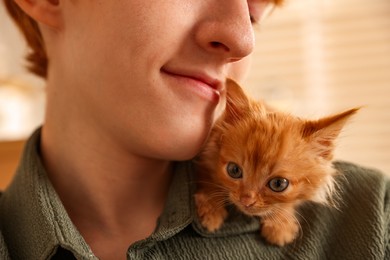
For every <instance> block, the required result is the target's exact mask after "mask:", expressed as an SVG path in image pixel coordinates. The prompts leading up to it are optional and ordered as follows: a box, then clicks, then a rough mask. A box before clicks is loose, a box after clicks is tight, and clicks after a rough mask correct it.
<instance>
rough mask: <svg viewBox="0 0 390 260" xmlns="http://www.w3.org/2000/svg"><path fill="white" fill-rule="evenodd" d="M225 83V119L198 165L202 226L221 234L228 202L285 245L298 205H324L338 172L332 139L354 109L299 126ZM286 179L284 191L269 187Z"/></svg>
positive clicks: (289, 239)
mask: <svg viewBox="0 0 390 260" xmlns="http://www.w3.org/2000/svg"><path fill="white" fill-rule="evenodd" d="M226 85H227V104H226V111H225V114H224V115H223V116H222V117H221V118H220V119H219V120H218V121H217V123H216V125H215V127H214V128H213V129H212V132H211V134H210V137H209V140H208V142H207V144H206V145H205V147H204V149H203V150H202V152H201V153H200V154H199V156H198V157H197V158H196V160H195V164H196V167H197V177H196V178H197V185H198V186H197V192H196V194H195V203H196V206H197V213H198V216H199V219H200V222H201V224H202V225H203V226H204V227H205V228H206V229H207V230H208V231H210V232H213V231H215V230H217V229H219V228H220V227H221V225H222V224H223V222H224V220H225V218H226V217H227V211H226V209H225V206H226V204H233V205H235V206H236V207H237V208H238V209H239V210H240V211H242V212H243V213H245V214H247V215H251V216H259V217H260V219H261V224H262V226H261V234H262V236H263V237H264V238H265V239H266V240H267V241H268V242H270V243H272V244H276V245H279V246H283V245H285V244H287V243H290V242H292V241H293V240H294V239H295V238H296V236H297V234H298V233H299V227H300V225H299V222H298V219H297V218H296V216H295V209H296V207H297V206H298V205H300V204H301V203H302V202H305V201H314V202H318V203H323V204H329V202H330V199H331V196H332V194H333V191H334V176H335V174H336V172H335V170H334V169H333V167H332V163H331V160H332V156H333V149H334V140H335V139H336V137H337V136H338V135H339V133H340V131H341V129H342V128H343V126H344V124H345V123H346V121H347V120H348V118H349V117H350V116H351V115H353V114H354V113H355V112H356V111H357V110H358V109H351V110H348V111H346V112H343V113H341V114H337V115H333V116H329V117H325V118H322V119H320V120H312V121H309V120H303V119H300V118H298V117H295V116H292V115H289V114H287V113H282V112H278V111H271V110H269V109H268V108H266V107H265V105H264V104H262V103H260V102H255V101H252V100H250V99H249V98H248V97H247V96H246V95H245V94H244V92H243V91H242V89H241V88H240V87H239V86H238V85H237V84H236V83H235V82H233V81H232V80H227V83H226ZM232 163H235V164H232ZM228 165H229V170H227V166H228ZM236 165H237V166H236ZM238 167H239V168H238ZM240 169H241V173H242V176H240ZM228 172H230V173H231V174H233V176H234V177H235V178H233V177H231V176H230V175H229V174H228ZM274 178H279V179H274ZM271 180H273V181H272V183H273V184H270V181H271ZM286 180H287V182H288V186H287V188H286V189H285V190H283V191H278V192H276V191H273V190H272V189H271V186H272V187H273V188H274V189H275V188H276V190H279V189H280V188H283V187H284V186H286Z"/></svg>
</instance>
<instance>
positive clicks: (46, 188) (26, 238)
mask: <svg viewBox="0 0 390 260" xmlns="http://www.w3.org/2000/svg"><path fill="white" fill-rule="evenodd" d="M40 133H41V131H40V129H38V130H36V131H35V132H34V133H33V135H32V136H31V137H30V139H29V140H28V141H27V143H26V146H25V149H24V152H23V155H22V158H21V164H20V165H19V168H18V169H17V172H16V175H15V177H14V180H13V182H12V183H11V185H10V186H9V188H8V189H7V190H6V191H5V192H4V193H3V195H2V197H1V200H0V212H1V225H2V227H1V228H2V231H3V235H4V237H5V240H6V243H7V246H8V248H9V251H10V254H11V257H12V258H15V259H49V258H50V257H51V256H52V255H54V254H55V252H56V250H57V248H58V247H63V248H65V249H68V250H70V251H71V252H72V253H73V254H74V255H75V256H76V257H77V258H83V259H91V258H93V254H92V251H91V249H90V248H89V246H88V245H87V243H86V242H85V241H84V239H83V238H82V236H81V235H80V234H79V232H78V231H77V229H76V228H75V226H74V225H73V223H72V221H71V220H70V218H69V216H68V214H67V212H66V210H65V208H64V207H63V205H62V203H61V201H60V198H59V196H58V195H57V193H56V192H55V190H54V188H53V186H52V185H51V183H50V181H49V179H48V177H47V174H46V172H45V169H44V167H43V165H42V162H41V159H40V155H39V153H40V152H39V144H40Z"/></svg>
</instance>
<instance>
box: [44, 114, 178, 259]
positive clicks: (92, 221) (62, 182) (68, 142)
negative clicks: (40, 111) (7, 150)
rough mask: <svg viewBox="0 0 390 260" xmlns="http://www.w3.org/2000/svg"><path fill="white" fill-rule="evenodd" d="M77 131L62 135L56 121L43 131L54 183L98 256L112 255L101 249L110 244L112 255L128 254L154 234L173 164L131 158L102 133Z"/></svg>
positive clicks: (49, 171)
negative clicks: (133, 245)
mask: <svg viewBox="0 0 390 260" xmlns="http://www.w3.org/2000/svg"><path fill="white" fill-rule="evenodd" d="M69 129H70V130H69ZM71 129H72V128H68V131H60V129H59V127H58V126H53V125H50V121H47V122H46V124H45V125H44V126H43V128H42V138H41V153H42V158H43V162H44V165H45V168H46V170H47V172H48V175H49V179H50V180H51V182H52V184H53V186H54V188H55V190H56V191H57V193H58V194H59V196H60V199H61V201H62V202H63V204H64V206H65V209H66V210H67V212H68V214H69V216H70V218H71V220H72V222H73V223H74V224H75V226H76V227H77V229H78V230H79V232H80V233H81V234H82V236H83V237H84V239H85V240H86V242H87V243H88V244H89V245H90V246H91V248H92V250H93V251H94V252H95V254H97V255H99V254H100V255H101V256H103V255H107V252H106V253H104V252H103V251H104V248H102V247H101V246H102V245H105V244H107V246H106V247H105V248H106V249H107V250H109V251H110V250H115V249H114V248H113V247H114V245H116V247H121V249H120V250H121V251H122V250H124V249H126V250H127V247H128V246H129V245H130V244H131V243H132V242H135V241H137V240H140V239H143V238H145V237H147V236H149V235H150V234H151V233H152V232H153V231H154V229H155V227H156V221H157V218H158V217H159V216H160V214H161V213H162V210H163V208H164V205H165V200H166V198H167V194H168V189H169V185H170V181H171V176H172V171H173V169H172V163H171V162H169V161H162V160H153V159H149V158H144V157H140V156H135V155H133V154H129V153H128V152H126V151H125V150H123V149H121V146H115V145H114V144H110V143H108V142H106V143H104V142H102V141H101V139H99V137H98V135H97V133H96V131H90V132H88V131H86V133H87V134H85V135H82V134H81V133H80V132H79V131H78V132H77V133H73V132H72V130H71ZM110 241H111V243H109V242H110ZM109 245H110V246H109ZM118 249H119V248H118ZM97 251H99V252H100V253H99V252H97ZM122 253H123V252H122ZM108 255H109V253H108Z"/></svg>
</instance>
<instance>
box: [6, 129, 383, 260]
mask: <svg viewBox="0 0 390 260" xmlns="http://www.w3.org/2000/svg"><path fill="white" fill-rule="evenodd" d="M39 143H40V130H37V131H36V132H35V133H34V134H33V135H32V136H31V138H30V139H29V141H28V142H27V144H26V147H25V150H24V154H23V157H22V159H21V163H20V166H19V168H18V170H17V173H16V176H15V178H14V180H13V182H12V183H11V185H10V186H9V187H8V188H7V190H6V191H4V193H3V194H2V196H1V198H0V228H1V233H2V236H0V257H1V259H28V260H30V259H31V260H35V259H97V257H96V256H94V254H93V252H92V251H91V249H90V247H89V246H88V245H87V243H86V242H85V240H84V239H83V237H82V236H81V235H80V233H79V232H78V230H77V228H76V227H75V226H74V225H73V223H72V221H71V220H70V218H69V216H68V214H67V212H66V210H65V208H64V206H63V205H62V203H61V200H60V199H59V197H58V195H57V193H56V191H55V190H54V188H53V186H52V185H51V183H50V181H49V179H48V177H47V174H46V172H45V169H44V167H43V165H42V162H41V158H40V151H39ZM334 167H335V168H336V169H337V170H338V172H339V173H340V174H339V176H338V177H337V183H338V184H337V187H338V188H339V191H338V193H339V199H338V204H339V205H338V208H337V209H336V208H332V207H327V206H322V205H318V204H314V203H307V204H304V205H303V206H302V207H300V208H299V210H298V214H297V215H298V216H299V219H300V223H301V226H302V229H301V232H300V236H299V237H298V238H297V239H296V240H295V241H294V242H293V243H291V244H289V245H287V246H284V247H278V246H273V245H270V244H268V243H267V242H266V241H265V240H264V239H263V238H262V237H261V236H260V231H259V230H260V224H259V223H260V222H259V219H258V218H255V217H248V216H245V215H243V214H241V213H240V212H238V211H237V210H236V209H235V208H234V207H232V206H231V207H229V208H228V212H229V216H228V218H227V220H226V222H225V223H224V225H223V226H222V228H221V229H220V230H218V231H217V232H215V233H209V232H207V231H206V230H205V229H203V228H202V227H201V225H200V224H199V221H198V219H197V216H196V213H195V212H196V211H195V206H194V203H193V192H194V187H193V185H194V182H193V180H192V172H193V171H192V166H191V163H190V162H183V163H178V164H177V165H176V169H175V171H174V173H173V174H174V176H173V181H172V184H171V187H170V190H169V195H168V199H167V202H166V206H165V209H164V211H163V213H162V215H161V216H160V218H159V220H158V223H157V228H156V230H155V232H154V233H153V234H152V235H151V236H150V237H148V238H146V239H144V240H141V241H138V242H136V243H134V244H132V245H129V248H128V251H127V259H229V260H230V259H266V260H273V259H275V260H276V259H307V260H313V259H314V260H315V259H331V260H333V259H340V260H347V259H351V260H359V259H362V260H369V259H390V246H389V238H390V234H389V231H390V225H389V223H390V181H389V179H388V178H387V177H386V176H385V175H383V174H381V173H380V172H378V171H375V170H372V169H366V168H362V167H359V166H356V165H354V164H349V163H345V162H335V163H334ZM140 221H142V220H140ZM123 259H126V256H125V255H124V256H123Z"/></svg>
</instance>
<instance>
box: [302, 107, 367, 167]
mask: <svg viewBox="0 0 390 260" xmlns="http://www.w3.org/2000/svg"><path fill="white" fill-rule="evenodd" d="M359 109H360V108H353V109H350V110H347V111H345V112H343V113H340V114H336V115H333V116H329V117H325V118H321V119H319V120H316V121H306V122H305V123H304V125H303V128H302V132H301V133H302V137H303V138H304V139H305V140H307V141H308V142H309V143H310V144H311V145H312V148H313V150H314V151H315V152H316V153H317V154H318V155H319V156H321V157H323V158H324V159H327V160H331V159H332V157H333V150H334V141H335V139H336V138H337V137H338V136H339V134H340V132H341V130H342V129H343V127H344V125H345V123H346V122H347V121H348V119H349V118H350V117H351V116H352V115H353V114H355V113H356V112H357V111H358V110H359Z"/></svg>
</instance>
